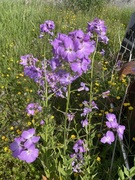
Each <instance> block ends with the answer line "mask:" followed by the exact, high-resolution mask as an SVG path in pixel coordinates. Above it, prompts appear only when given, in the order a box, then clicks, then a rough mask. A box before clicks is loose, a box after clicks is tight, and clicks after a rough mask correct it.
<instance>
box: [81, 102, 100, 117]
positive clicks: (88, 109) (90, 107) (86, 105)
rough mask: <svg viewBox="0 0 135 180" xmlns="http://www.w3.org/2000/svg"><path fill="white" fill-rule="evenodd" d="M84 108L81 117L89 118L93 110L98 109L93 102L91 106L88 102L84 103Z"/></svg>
mask: <svg viewBox="0 0 135 180" xmlns="http://www.w3.org/2000/svg"><path fill="white" fill-rule="evenodd" d="M83 105H84V108H83V113H82V114H81V116H87V115H88V114H89V113H90V112H92V110H93V109H98V107H97V104H96V103H95V102H94V101H92V102H91V104H90V103H89V102H88V101H84V102H83Z"/></svg>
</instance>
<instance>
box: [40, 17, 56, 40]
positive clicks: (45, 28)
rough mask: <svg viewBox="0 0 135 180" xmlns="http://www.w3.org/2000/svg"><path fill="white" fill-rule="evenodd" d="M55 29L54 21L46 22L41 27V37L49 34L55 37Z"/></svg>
mask: <svg viewBox="0 0 135 180" xmlns="http://www.w3.org/2000/svg"><path fill="white" fill-rule="evenodd" d="M54 28H55V24H54V22H53V21H51V20H47V21H45V22H44V24H41V25H40V31H41V34H40V37H43V34H42V33H48V34H50V35H51V36H53V32H51V30H54Z"/></svg>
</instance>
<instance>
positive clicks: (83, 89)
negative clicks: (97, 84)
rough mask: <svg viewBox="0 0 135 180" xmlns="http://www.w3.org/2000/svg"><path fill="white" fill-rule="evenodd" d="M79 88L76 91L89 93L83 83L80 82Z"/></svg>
mask: <svg viewBox="0 0 135 180" xmlns="http://www.w3.org/2000/svg"><path fill="white" fill-rule="evenodd" d="M80 85H81V87H80V88H79V89H78V91H89V88H88V87H87V86H86V84H85V83H84V82H81V84H80Z"/></svg>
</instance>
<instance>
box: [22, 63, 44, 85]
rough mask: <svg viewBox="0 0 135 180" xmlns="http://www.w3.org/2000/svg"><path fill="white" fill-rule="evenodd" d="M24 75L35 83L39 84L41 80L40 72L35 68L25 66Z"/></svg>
mask: <svg viewBox="0 0 135 180" xmlns="http://www.w3.org/2000/svg"><path fill="white" fill-rule="evenodd" d="M24 74H25V76H29V77H30V78H31V79H33V80H34V81H35V82H40V80H41V78H42V71H41V69H40V68H37V67H35V66H25V68H24Z"/></svg>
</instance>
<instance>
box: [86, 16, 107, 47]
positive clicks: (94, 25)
mask: <svg viewBox="0 0 135 180" xmlns="http://www.w3.org/2000/svg"><path fill="white" fill-rule="evenodd" d="M87 32H88V33H89V34H90V35H91V36H93V34H94V33H96V34H97V36H98V41H99V42H103V43H105V44H107V43H108V40H109V39H108V37H107V36H106V32H107V27H106V26H105V22H104V21H103V20H101V19H98V18H96V19H94V21H92V22H90V23H88V27H87Z"/></svg>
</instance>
